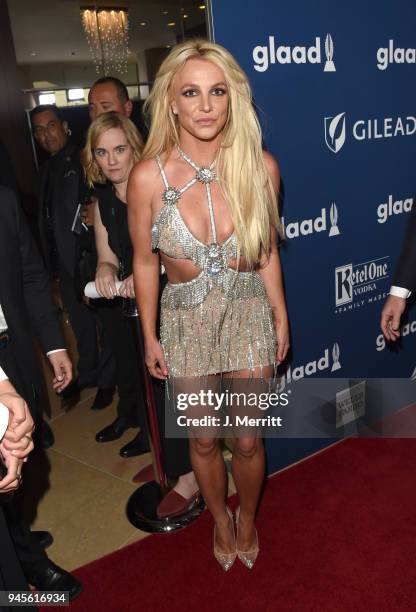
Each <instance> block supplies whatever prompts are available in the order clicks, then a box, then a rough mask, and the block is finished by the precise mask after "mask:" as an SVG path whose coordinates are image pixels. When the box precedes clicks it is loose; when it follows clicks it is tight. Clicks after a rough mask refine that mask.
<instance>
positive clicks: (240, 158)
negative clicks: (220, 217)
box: [143, 39, 281, 266]
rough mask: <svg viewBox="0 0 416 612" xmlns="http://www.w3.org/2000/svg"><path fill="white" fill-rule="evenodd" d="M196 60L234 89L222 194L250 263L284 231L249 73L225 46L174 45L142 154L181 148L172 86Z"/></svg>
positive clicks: (220, 162) (150, 109)
mask: <svg viewBox="0 0 416 612" xmlns="http://www.w3.org/2000/svg"><path fill="white" fill-rule="evenodd" d="M191 58H200V59H205V60H209V61H210V62H212V63H213V64H216V65H217V66H218V67H219V68H221V70H222V71H223V72H224V75H225V80H226V83H227V86H228V91H229V98H228V99H229V107H228V116H227V121H226V123H225V126H224V128H223V137H222V140H221V145H220V150H219V152H218V156H217V161H216V172H217V177H218V181H219V184H220V187H221V190H222V192H223V194H224V197H225V198H226V200H227V202H228V205H229V207H230V213H231V217H232V220H233V223H234V229H235V232H236V236H237V242H238V245H239V252H241V254H243V255H244V257H245V258H246V261H247V263H248V264H249V265H251V266H254V265H255V264H256V263H258V262H259V259H260V257H261V255H262V254H268V253H269V252H270V228H271V226H272V227H275V228H276V230H277V231H278V232H280V228H281V226H280V221H279V214H278V205H277V197H276V193H275V191H274V188H273V185H272V182H271V180H270V176H269V174H268V172H267V168H266V165H265V162H264V157H263V150H262V137H261V128H260V124H259V122H258V119H257V115H256V112H255V109H254V105H253V97H252V92H251V88H250V85H249V82H248V79H247V76H246V74H245V73H244V71H243V70H242V69H241V68H240V66H239V65H238V63H237V62H236V60H235V59H234V58H233V56H232V55H231V53H229V51H227V50H226V49H224V47H222V46H220V45H217V44H215V43H211V42H208V41H206V40H203V39H194V40H188V41H185V42H184V43H181V44H179V45H177V46H176V47H174V48H173V49H172V50H171V52H170V53H169V55H168V56H167V57H166V59H165V60H164V61H163V63H162V65H161V66H160V68H159V71H158V73H157V75H156V79H155V82H154V85H153V88H152V91H151V93H150V95H149V96H148V98H147V100H146V102H145V105H144V111H145V113H146V114H147V115H148V116H150V118H151V126H150V131H149V138H148V140H147V144H146V146H145V149H144V151H143V158H144V159H148V158H151V157H154V156H155V155H160V154H161V153H164V152H169V151H171V150H172V148H173V147H175V146H176V145H179V122H178V119H177V116H176V115H174V113H173V111H172V108H171V102H172V82H173V78H174V76H175V74H176V73H177V72H178V71H179V70H180V69H181V68H182V66H183V65H184V64H185V62H186V61H187V60H189V59H191Z"/></svg>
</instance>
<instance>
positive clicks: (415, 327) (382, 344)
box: [376, 320, 416, 351]
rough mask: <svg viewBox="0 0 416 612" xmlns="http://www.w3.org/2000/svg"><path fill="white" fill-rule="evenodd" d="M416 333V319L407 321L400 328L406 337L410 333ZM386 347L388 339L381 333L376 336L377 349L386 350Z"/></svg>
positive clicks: (403, 336)
mask: <svg viewBox="0 0 416 612" xmlns="http://www.w3.org/2000/svg"><path fill="white" fill-rule="evenodd" d="M414 333H416V320H414V321H410V322H409V323H406V324H405V325H403V326H402V327H401V328H400V335H401V336H402V338H405V337H406V336H408V335H409V334H414ZM385 348H386V340H385V338H384V336H383V334H379V335H378V336H377V338H376V351H384V349H385Z"/></svg>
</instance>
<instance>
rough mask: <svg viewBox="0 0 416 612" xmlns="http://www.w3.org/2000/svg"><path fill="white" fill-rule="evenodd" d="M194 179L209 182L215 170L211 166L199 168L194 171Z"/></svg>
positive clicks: (213, 176)
mask: <svg viewBox="0 0 416 612" xmlns="http://www.w3.org/2000/svg"><path fill="white" fill-rule="evenodd" d="M196 180H197V181H198V182H200V183H204V184H205V185H206V184H207V183H210V182H211V181H214V180H215V170H214V169H213V168H204V167H202V168H199V170H198V172H197V173H196Z"/></svg>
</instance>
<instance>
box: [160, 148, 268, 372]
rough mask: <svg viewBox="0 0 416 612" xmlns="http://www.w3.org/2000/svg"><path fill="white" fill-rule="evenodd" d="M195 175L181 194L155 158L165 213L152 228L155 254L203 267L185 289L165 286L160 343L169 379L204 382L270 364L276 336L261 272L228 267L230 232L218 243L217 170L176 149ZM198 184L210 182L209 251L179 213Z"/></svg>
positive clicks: (232, 252)
mask: <svg viewBox="0 0 416 612" xmlns="http://www.w3.org/2000/svg"><path fill="white" fill-rule="evenodd" d="M179 153H180V154H181V156H182V157H183V159H184V160H185V161H187V162H188V163H189V164H190V165H191V166H192V167H193V168H194V169H195V170H196V176H195V178H194V179H192V180H191V181H189V182H188V183H187V184H186V185H184V186H183V187H182V188H181V189H176V188H175V187H172V186H170V185H169V182H168V179H167V176H166V173H165V171H164V168H163V166H162V162H161V160H160V157H159V156H158V157H156V161H157V164H158V166H159V169H160V172H161V175H162V179H163V183H164V185H165V191H164V192H163V194H162V199H163V207H162V209H161V210H160V212H159V213H158V215H157V218H156V220H155V222H154V224H153V226H152V249H153V250H159V251H160V252H162V253H165V254H166V255H167V256H169V257H173V258H176V259H189V260H191V261H192V262H193V263H194V264H195V265H196V266H198V267H199V268H200V270H201V271H200V273H199V274H198V276H197V277H196V278H194V279H192V280H190V281H188V282H184V283H175V284H172V283H167V285H166V287H165V289H164V290H163V293H162V298H161V319H160V323H161V328H160V342H161V345H162V348H163V351H164V354H165V359H166V365H167V368H168V371H169V376H170V377H188V376H192V377H194V376H198V377H203V376H207V375H209V374H218V373H221V372H229V371H236V370H245V369H248V370H251V371H253V370H254V369H255V368H258V367H260V368H261V367H265V366H269V365H273V364H274V362H275V356H276V335H275V328H274V324H273V315H272V311H271V308H270V305H269V301H268V299H267V295H266V291H265V287H264V283H263V279H262V278H261V276H260V275H259V274H258V273H257V272H256V271H250V272H239V271H236V270H233V269H232V268H230V267H228V261H229V260H230V259H235V258H236V257H237V240H236V236H235V233H233V234H232V235H231V236H230V237H229V238H228V239H227V240H226V241H225V242H224V243H222V244H218V243H217V237H216V227H215V221H214V214H213V209H212V199H211V189H210V182H211V181H212V180H214V179H215V171H214V169H213V168H214V166H213V164H211V166H210V167H209V168H203V167H202V168H200V167H198V166H197V165H196V164H195V163H194V162H193V161H192V160H191V159H190V158H189V157H187V156H186V155H185V153H183V151H182V150H180V149H179ZM197 181H199V182H202V183H204V184H205V187H206V191H207V199H208V208H209V213H210V224H211V236H212V242H211V244H209V245H207V244H204V243H202V242H200V241H199V240H197V238H195V236H194V235H193V234H192V233H191V232H190V231H189V229H188V227H187V225H186V224H185V222H184V220H183V218H182V216H181V214H180V212H179V210H178V207H177V202H178V200H179V199H180V197H181V195H182V194H183V193H184V192H185V191H186V190H187V189H189V188H191V187H192V186H193V185H195V183H196V182H197Z"/></svg>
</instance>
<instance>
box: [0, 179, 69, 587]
mask: <svg viewBox="0 0 416 612" xmlns="http://www.w3.org/2000/svg"><path fill="white" fill-rule="evenodd" d="M33 334H35V335H36V337H37V338H38V339H39V340H40V342H41V345H42V347H43V349H44V351H45V353H46V354H47V356H48V359H49V361H50V363H51V366H52V368H53V372H54V379H53V387H54V389H55V390H56V391H57V392H58V393H60V392H62V391H63V390H64V389H65V387H67V385H68V384H69V383H70V381H71V379H72V364H71V361H70V359H69V357H68V354H67V351H66V349H65V342H64V338H63V335H62V331H61V328H60V323H59V318H58V314H57V311H56V308H55V307H54V305H53V301H52V294H51V288H50V285H49V278H48V274H47V272H46V270H45V268H44V266H43V264H42V260H41V257H40V255H39V252H38V250H37V248H36V245H35V243H34V239H33V237H32V235H31V232H30V230H29V227H28V224H27V222H26V219H25V217H24V214H23V212H22V210H21V208H20V205H19V203H18V201H17V198H16V195H15V193H14V192H13V191H12V190H10V189H8V188H7V187H0V368H1V372H0V373H1V375H2V377H3V378H4V376H7V377H8V378H9V380H10V381H11V383H12V384H13V387H14V388H15V389H16V391H17V393H18V394H19V395H20V396H21V397H23V398H24V400H25V401H26V402H27V404H28V405H29V408H30V410H31V413H32V417H33V420H34V422H35V425H36V423H37V422H39V420H40V416H41V415H40V414H39V410H38V402H37V398H38V394H39V392H40V388H41V374H40V370H39V367H38V364H37V360H36V353H35V348H34V344H33ZM4 511H5V515H6V518H7V523H8V527H9V530H10V534H11V537H12V539H13V541H14V545H15V548H16V552H17V555H18V557H19V560H20V563H21V565H22V569H23V572H24V574H25V576H26V579H27V580H28V582H29V583H30V584H32V585H34V586H36V587H37V588H38V589H40V590H54V589H55V590H68V591H70V593H71V596H72V597H75V596H76V595H77V594H79V593H80V591H81V585H80V584H79V582H78V581H77V580H76V579H75V578H74V577H73V576H72V575H71V574H69V573H68V572H66V571H65V570H63V569H61V568H60V567H58V566H57V565H55V564H54V563H53V562H52V561H51V560H50V559H49V558H48V557H47V555H46V553H45V551H44V550H43V548H42V546H41V545H40V544H39V542H38V540H37V539H36V538H35V537H34V536H33V535H32V533H31V532H30V530H29V529H28V528H27V527H26V526H25V524H24V523H23V522H22V520H21V519H20V516H19V511H18V504H17V499H16V498H13V499H12V500H11V501H10V502H8V503H7V504H4Z"/></svg>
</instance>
